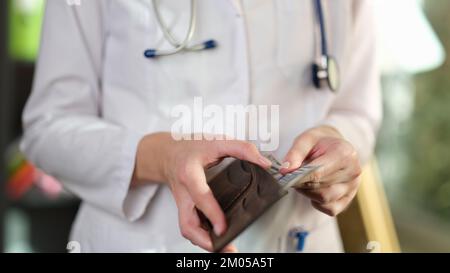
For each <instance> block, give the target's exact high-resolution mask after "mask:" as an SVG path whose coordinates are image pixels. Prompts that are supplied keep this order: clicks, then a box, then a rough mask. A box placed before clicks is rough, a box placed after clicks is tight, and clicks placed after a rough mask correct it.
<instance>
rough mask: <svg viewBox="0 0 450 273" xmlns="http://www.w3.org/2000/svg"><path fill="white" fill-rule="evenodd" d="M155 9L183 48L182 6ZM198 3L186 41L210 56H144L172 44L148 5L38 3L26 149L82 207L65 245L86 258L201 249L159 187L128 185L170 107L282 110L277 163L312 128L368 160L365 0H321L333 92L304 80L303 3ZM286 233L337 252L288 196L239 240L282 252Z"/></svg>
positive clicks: (333, 239)
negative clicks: (333, 65) (333, 62)
mask: <svg viewBox="0 0 450 273" xmlns="http://www.w3.org/2000/svg"><path fill="white" fill-rule="evenodd" d="M160 2H161V5H160V10H161V13H162V14H163V17H164V20H165V21H166V22H167V24H168V25H170V26H171V27H172V31H173V33H174V35H175V36H176V37H179V39H181V37H184V35H185V33H186V30H187V27H188V21H189V1H180V0H164V1H160ZM198 2H199V3H198V21H197V23H198V29H197V32H196V33H195V36H194V42H198V41H203V40H207V39H211V38H213V39H216V40H217V41H218V42H219V47H218V48H217V49H215V50H209V51H204V52H195V53H192V52H190V53H182V54H177V55H175V56H170V57H166V58H160V59H158V60H149V59H145V58H144V57H143V52H144V50H145V49H147V48H160V49H167V48H171V47H170V45H169V44H168V42H167V41H165V40H164V39H163V38H162V33H161V29H160V28H159V26H158V24H157V23H156V20H155V16H154V14H153V11H152V8H151V1H150V0H95V1H93V0H91V1H82V2H81V5H80V6H76V5H75V6H70V5H68V4H67V1H63V0H48V1H47V7H46V16H45V20H44V26H43V36H42V45H41V50H40V56H39V61H38V65H37V71H36V78H35V82H34V88H33V92H32V95H31V97H30V99H29V101H28V104H27V106H26V109H25V112H24V118H23V119H24V127H25V134H24V138H23V143H22V144H23V145H22V148H23V150H24V151H25V153H26V155H27V156H28V158H29V159H30V160H31V161H32V162H34V163H35V164H36V165H37V166H39V167H40V168H42V169H43V170H45V171H46V172H48V173H49V174H51V175H54V176H55V177H57V178H59V179H61V180H63V181H64V185H65V187H66V188H67V189H68V190H69V191H71V192H73V193H74V194H76V195H77V196H79V197H80V198H81V199H82V200H83V203H82V206H81V209H80V211H79V213H78V216H77V219H76V221H75V224H74V227H73V230H72V235H71V240H76V241H78V242H79V243H80V244H81V250H82V251H85V252H99V251H102V252H103V251H106V252H115V251H134V252H140V251H167V252H174V251H198V250H199V249H198V248H197V247H194V246H192V245H191V244H190V243H189V242H188V241H187V240H185V239H184V238H182V236H181V235H180V232H179V227H178V220H177V208H176V206H175V203H174V201H173V198H172V196H171V193H170V191H169V189H168V188H167V187H166V186H161V185H156V184H151V183H149V184H148V185H146V186H141V187H139V188H133V189H130V188H129V184H130V178H131V176H132V172H133V166H134V159H135V153H136V147H137V144H138V142H139V140H140V139H141V138H142V137H143V136H144V135H145V134H148V133H152V132H157V131H169V130H170V126H171V116H170V110H171V109H172V108H173V106H175V105H178V104H182V103H184V104H192V99H193V97H195V96H201V97H203V99H204V102H205V103H208V104H219V105H225V104H232V105H236V104H244V105H245V104H249V103H252V104H256V105H258V104H264V105H272V104H275V105H280V109H281V110H280V130H281V132H280V133H281V135H280V146H279V149H278V150H276V151H275V154H276V155H277V156H278V157H280V158H282V157H283V156H284V155H285V153H286V152H287V151H288V149H289V147H290V145H291V144H292V141H293V139H294V138H295V137H296V136H297V135H299V134H300V133H302V132H303V131H304V130H306V129H308V128H310V127H312V126H316V125H319V124H329V125H332V126H335V127H336V128H338V129H339V130H340V131H341V132H342V133H343V135H344V136H345V137H346V138H347V139H348V140H349V141H350V142H351V143H352V144H353V145H354V146H355V147H356V149H357V150H358V152H359V154H360V156H361V159H362V160H363V161H364V160H366V159H367V158H368V157H369V156H370V154H371V152H372V148H373V146H374V142H375V133H376V130H377V127H378V125H379V122H380V119H381V110H380V108H381V107H380V93H379V79H378V74H377V65H376V58H375V48H374V47H375V42H374V30H373V26H374V22H373V17H372V8H371V3H370V2H371V1H369V0H329V1H324V9H325V14H326V22H327V28H328V40H329V47H330V52H331V54H332V55H334V56H335V57H336V58H337V60H338V62H339V64H340V69H341V80H342V84H341V89H340V91H339V92H338V93H337V94H333V93H332V92H330V91H329V90H321V91H318V90H316V89H315V88H314V87H313V86H312V83H311V63H312V62H313V60H314V56H315V53H314V51H315V48H316V47H315V44H314V33H313V28H314V27H315V24H314V22H316V21H315V17H314V16H315V15H314V9H313V2H312V1H311V0H243V1H239V0H214V1H210V0H199V1H198ZM293 227H302V228H304V229H305V230H307V231H309V236H308V237H307V241H306V245H305V251H308V252H310V251H332V252H334V251H342V245H341V241H340V237H339V233H338V230H337V226H336V221H335V219H334V218H331V217H328V216H326V215H324V214H322V213H320V212H318V211H317V210H315V209H313V208H312V206H311V205H310V201H309V200H308V199H307V198H305V197H303V196H302V195H300V194H298V193H296V192H292V193H290V194H289V195H288V196H287V197H285V198H284V199H283V200H282V201H280V202H279V203H277V204H276V205H275V206H274V207H273V208H271V209H270V211H269V212H267V213H266V214H265V215H264V216H263V217H262V218H261V219H260V220H258V221H257V222H256V223H255V224H253V225H252V226H251V228H250V229H248V230H247V231H246V232H245V233H244V234H242V235H241V236H240V237H239V238H238V239H237V240H236V242H235V243H236V245H237V246H238V248H239V249H240V251H244V252H253V251H262V252H277V251H290V250H291V249H289V248H288V247H287V245H288V241H287V233H288V231H289V230H290V229H291V228H293Z"/></svg>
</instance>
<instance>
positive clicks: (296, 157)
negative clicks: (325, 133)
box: [281, 134, 317, 174]
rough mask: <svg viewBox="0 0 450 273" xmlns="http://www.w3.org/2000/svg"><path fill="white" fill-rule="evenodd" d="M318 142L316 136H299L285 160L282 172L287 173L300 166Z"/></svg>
mask: <svg viewBox="0 0 450 273" xmlns="http://www.w3.org/2000/svg"><path fill="white" fill-rule="evenodd" d="M316 142H317V140H316V138H315V137H313V136H311V135H309V134H302V135H300V136H299V137H297V138H296V139H295V141H294V144H293V145H292V147H291V149H290V150H289V152H288V153H287V154H286V156H285V158H284V160H283V164H282V168H281V173H282V174H286V173H289V172H292V171H293V170H295V169H298V168H300V167H301V166H302V164H303V162H304V161H305V159H306V157H307V156H308V155H309V153H310V152H311V150H312V149H313V148H314V146H315V145H316Z"/></svg>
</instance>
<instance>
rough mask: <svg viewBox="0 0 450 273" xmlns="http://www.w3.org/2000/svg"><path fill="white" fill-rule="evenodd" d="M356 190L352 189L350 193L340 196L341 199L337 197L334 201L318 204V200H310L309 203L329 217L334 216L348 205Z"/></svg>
mask: <svg viewBox="0 0 450 273" xmlns="http://www.w3.org/2000/svg"><path fill="white" fill-rule="evenodd" d="M356 192H357V190H354V191H353V192H351V193H350V194H347V195H345V196H344V197H342V198H341V199H339V200H338V201H335V202H333V203H328V204H320V203H318V202H315V201H311V204H312V206H313V207H314V208H316V209H317V210H319V211H321V212H323V213H325V214H327V215H329V216H331V217H335V216H337V215H338V214H339V213H341V212H343V211H344V210H345V209H346V208H347V207H348V206H349V205H350V203H351V201H352V200H353V198H354V197H355V195H356Z"/></svg>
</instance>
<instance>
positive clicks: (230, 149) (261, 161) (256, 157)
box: [216, 140, 272, 169]
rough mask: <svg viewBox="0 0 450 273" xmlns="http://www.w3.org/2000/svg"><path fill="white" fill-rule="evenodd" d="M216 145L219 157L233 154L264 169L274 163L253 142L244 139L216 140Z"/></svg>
mask: <svg viewBox="0 0 450 273" xmlns="http://www.w3.org/2000/svg"><path fill="white" fill-rule="evenodd" d="M216 145H217V146H216V147H217V152H218V157H227V156H231V157H234V158H238V159H241V160H246V161H249V162H252V163H254V164H256V165H259V166H261V167H262V168H264V169H266V168H269V167H270V166H271V165H272V162H271V161H270V160H269V159H267V158H266V157H264V156H263V155H262V154H261V153H260V152H259V151H258V148H256V145H255V144H253V143H250V142H247V141H242V140H225V141H218V142H216Z"/></svg>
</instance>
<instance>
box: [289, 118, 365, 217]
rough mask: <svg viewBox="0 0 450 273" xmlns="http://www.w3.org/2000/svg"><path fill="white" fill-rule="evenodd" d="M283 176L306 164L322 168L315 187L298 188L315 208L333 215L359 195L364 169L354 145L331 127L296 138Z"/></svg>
mask: <svg viewBox="0 0 450 273" xmlns="http://www.w3.org/2000/svg"><path fill="white" fill-rule="evenodd" d="M284 162H285V163H284V166H285V168H284V169H282V171H281V172H282V173H283V174H285V173H289V172H291V171H293V170H295V169H297V168H299V167H300V166H301V165H302V164H305V163H308V164H311V165H317V166H321V167H320V168H319V169H318V170H316V171H315V172H314V173H312V174H311V176H310V179H311V182H312V183H309V185H312V186H313V187H310V188H307V189H304V188H302V189H298V191H299V192H301V193H302V194H304V195H305V196H307V197H309V198H310V199H311V203H312V205H313V206H314V207H315V208H316V209H318V210H320V211H322V212H323V213H325V214H328V215H330V216H336V215H338V214H339V213H341V212H342V211H343V210H344V209H345V208H347V206H348V205H349V204H350V202H351V201H352V200H353V198H354V197H355V195H356V192H357V190H358V186H359V181H360V180H359V176H360V174H361V166H360V163H359V159H358V155H357V153H356V151H355V149H354V148H353V146H352V145H351V144H350V143H349V142H347V141H345V140H344V139H343V137H342V136H341V135H340V134H339V132H338V131H337V130H336V129H334V128H332V127H328V126H321V127H316V128H313V129H310V130H308V131H306V132H304V133H303V134H301V135H300V136H299V137H297V138H296V140H295V141H294V144H293V146H292V148H291V149H290V151H289V152H288V154H287V155H286V157H285V160H284Z"/></svg>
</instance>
